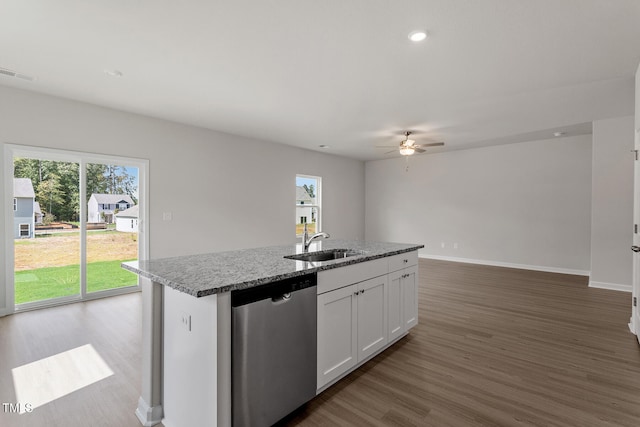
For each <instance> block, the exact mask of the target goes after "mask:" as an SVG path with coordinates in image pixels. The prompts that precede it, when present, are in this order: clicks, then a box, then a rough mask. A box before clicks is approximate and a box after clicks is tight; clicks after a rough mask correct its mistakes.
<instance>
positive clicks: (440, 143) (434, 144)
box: [418, 142, 444, 147]
mask: <svg viewBox="0 0 640 427" xmlns="http://www.w3.org/2000/svg"><path fill="white" fill-rule="evenodd" d="M442 145H444V142H431V143H429V144H420V145H419V146H418V147H440V146H442Z"/></svg>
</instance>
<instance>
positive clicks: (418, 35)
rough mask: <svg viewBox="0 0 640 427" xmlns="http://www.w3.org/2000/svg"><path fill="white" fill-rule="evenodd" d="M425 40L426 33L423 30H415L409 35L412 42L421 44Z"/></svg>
mask: <svg viewBox="0 0 640 427" xmlns="http://www.w3.org/2000/svg"><path fill="white" fill-rule="evenodd" d="M426 38H427V32H426V31H424V30H416V31H412V32H410V33H409V40H411V41H412V42H421V41H422V40H424V39H426Z"/></svg>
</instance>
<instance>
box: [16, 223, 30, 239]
mask: <svg viewBox="0 0 640 427" xmlns="http://www.w3.org/2000/svg"><path fill="white" fill-rule="evenodd" d="M25 225H26V226H27V229H26V232H27V234H22V231H23V229H22V227H23V226H25ZM18 227H19V230H20V233H19V234H20V235H19V236H18V237H30V236H31V224H29V223H26V222H21V223H20V224H19V225H18Z"/></svg>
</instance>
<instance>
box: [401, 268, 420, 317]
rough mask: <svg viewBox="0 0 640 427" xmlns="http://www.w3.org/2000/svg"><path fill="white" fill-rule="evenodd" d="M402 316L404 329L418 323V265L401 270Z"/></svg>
mask: <svg viewBox="0 0 640 427" xmlns="http://www.w3.org/2000/svg"><path fill="white" fill-rule="evenodd" d="M402 273H403V274H402V300H403V304H402V313H403V314H402V317H403V320H404V328H405V330H409V329H411V328H413V327H414V326H416V325H417V324H418V267H417V266H414V267H409V268H406V269H404V270H402Z"/></svg>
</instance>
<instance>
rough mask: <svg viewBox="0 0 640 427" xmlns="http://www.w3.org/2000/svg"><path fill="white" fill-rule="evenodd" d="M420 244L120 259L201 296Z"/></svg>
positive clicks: (346, 244)
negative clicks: (343, 252)
mask: <svg viewBox="0 0 640 427" xmlns="http://www.w3.org/2000/svg"><path fill="white" fill-rule="evenodd" d="M423 247H424V245H419V244H403V243H383V242H366V241H353V240H331V239H327V240H321V241H316V242H314V243H312V244H311V246H310V248H309V252H313V251H321V250H331V249H343V248H344V249H351V250H355V251H359V252H362V255H356V256H351V257H348V258H341V259H336V260H331V261H322V262H307V261H296V260H292V259H288V258H284V257H285V256H288V255H294V254H298V253H302V245H301V244H300V243H298V244H297V245H286V246H270V247H265V248H255V249H244V250H238V251H230V252H215V253H208V254H201V255H187V256H181V257H174V258H164V259H154V260H149V261H130V262H125V263H122V268H124V269H126V270H129V271H132V272H134V273H137V274H139V275H141V276H143V277H147V278H149V279H151V280H153V281H154V282H157V283H160V284H163V285H165V286H169V287H171V288H173V289H176V290H178V291H181V292H184V293H187V294H189V295H193V296H194V297H198V298H199V297H204V296H207V295H212V294H216V293H220V292H228V291H232V290H236V289H246V288H250V287H253V286H258V285H262V284H265V283H270V282H274V281H277V280H281V279H286V278H289V277H295V276H302V275H304V274H309V273H314V272H317V271H321V270H328V269H331V268H338V267H344V266H346V265H350V264H357V263H359V262H364V261H370V260H373V259H376V258H383V257H388V256H392V255H397V254H401V253H404V252H411V251H416V250H418V249H420V248H423Z"/></svg>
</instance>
